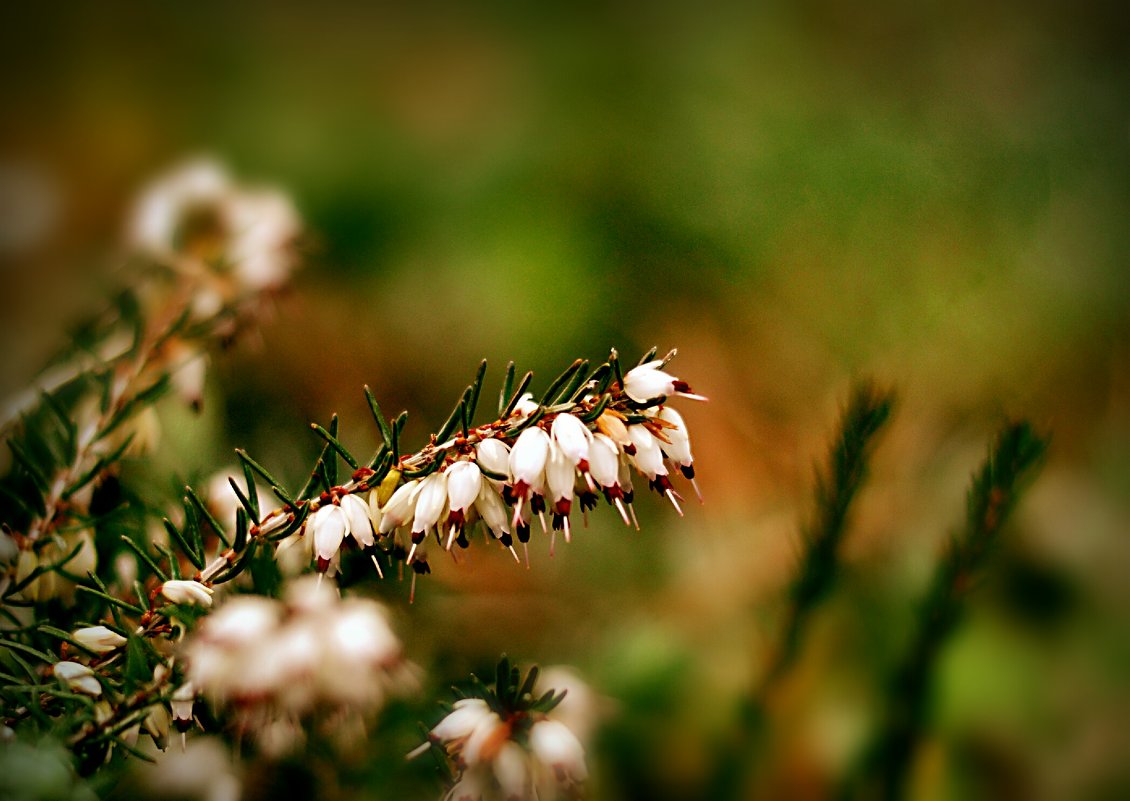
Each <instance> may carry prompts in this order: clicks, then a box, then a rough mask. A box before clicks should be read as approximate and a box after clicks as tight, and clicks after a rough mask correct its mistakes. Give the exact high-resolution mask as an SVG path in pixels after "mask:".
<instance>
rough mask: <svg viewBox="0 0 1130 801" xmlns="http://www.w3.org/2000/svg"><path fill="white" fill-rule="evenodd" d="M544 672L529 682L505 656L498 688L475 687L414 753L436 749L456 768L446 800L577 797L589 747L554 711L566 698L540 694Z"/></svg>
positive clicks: (552, 693) (531, 676) (531, 674)
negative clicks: (586, 751) (535, 691)
mask: <svg viewBox="0 0 1130 801" xmlns="http://www.w3.org/2000/svg"><path fill="white" fill-rule="evenodd" d="M537 677H538V669H537V668H536V667H535V668H531V669H530V672H529V673H528V674H527V675H526V677H525V680H524V681H523V680H522V676H521V674H520V672H519V671H518V669H517V668H511V667H510V665H509V662H508V660H506V659H505V658H503V661H502V664H500V665H499V668H498V680H497V682H496V684H495V687H494V688H486V687H484V686H482V685H481V683H480V684H477V685H476V689H475V694H473V695H470V696H467V697H464V698H460V699H459V700H457V701H456V702H455V703H454V704H453V705H452V708H451V711H450V712H449V713H448V714H447V715H446V716H445V717H444V718H443V719H442V720H441V721H440V722H439V723H438V724H436V726H435V727H434V728H432V730H431V731H430V732H429V733H428V741H427V742H426V743H424V744H423V745H421V746H420V747H419V748H417V749H415V750H414V751H412V752H411V753H410V754H409V755H408V757H409V759H412V758H414V757H416V756H418V755H420V754H422V753H424V752H426V751H427V750H428V749H429V748H433V747H434V748H437V749H438V750H439V751H440V752H441V753H442V755H443V757H444V758H445V759H446V760H448V761H449V763H450V764H451V765H452V766H453V768H454V776H453V783H452V786H451V788H450V789H449V790H448V792H447V794H446V795H445V796H444V799H445V801H495V800H496V799H498V800H499V801H501V800H502V799H505V801H512V800H514V799H517V800H518V801H521V800H522V799H528V798H539V799H544V800H545V801H548V800H549V799H553V798H556V797H558V796H559V795H562V796H564V797H566V798H573V797H576V795H577V793H578V791H579V789H580V785H581V784H582V783H583V782H584V781H585V779H586V778H587V777H588V768H587V767H586V765H585V749H584V746H583V745H582V744H581V741H580V740H579V739H578V737H577V735H576V733H574V732H573V731H572V730H571V729H570V728H569V727H568V726H566V725H565V724H564V723H563V722H562V721H561V720H559V719H557V718H556V717H554V715H553V712H554V710H555V708H556V707H557V706H558V704H560V703H561V701H562V700H563V699H564V697H565V693H564V692H555V691H554V690H553V689H550V690H547V691H545V692H544V693H542V694H541V695H536V694H535V693H534V689H535V687H536V685H537Z"/></svg>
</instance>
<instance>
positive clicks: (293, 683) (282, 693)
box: [174, 507, 411, 749]
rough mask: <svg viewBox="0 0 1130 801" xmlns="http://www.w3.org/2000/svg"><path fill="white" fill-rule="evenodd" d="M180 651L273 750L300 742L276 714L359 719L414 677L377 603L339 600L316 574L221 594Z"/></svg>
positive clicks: (203, 688) (204, 685)
mask: <svg viewBox="0 0 1130 801" xmlns="http://www.w3.org/2000/svg"><path fill="white" fill-rule="evenodd" d="M334 508H336V507H334ZM339 511H340V510H339ZM342 514H344V513H342ZM184 657H185V660H186V662H187V665H188V670H187V677H188V679H189V681H190V683H191V685H192V686H193V687H194V688H195V690H196V691H198V692H200V693H201V694H202V695H203V696H204V697H206V698H208V699H210V700H211V701H212V702H213V703H215V704H217V705H219V706H224V707H227V708H228V709H229V710H230V711H231V712H232V713H233V714H234V715H235V717H236V720H237V721H239V724H240V725H241V726H242V727H244V728H245V729H247V730H249V731H251V733H252V734H253V736H256V737H259V736H260V734H262V736H264V737H268V738H269V740H270V744H271V748H272V749H276V748H278V747H281V746H280V744H281V743H284V742H290V741H292V740H293V742H294V743H298V742H300V738H297V739H296V738H291V737H289V735H288V736H283V734H284V733H285V731H284V728H279V727H278V726H276V725H275V724H276V723H278V722H279V721H283V722H288V721H289V722H290V723H294V722H295V721H301V720H305V719H307V718H311V719H313V718H315V717H317V718H322V719H328V718H333V717H334V716H335V715H338V716H341V715H344V716H347V717H353V716H361V717H362V718H363V717H366V716H368V715H370V714H371V713H373V712H376V711H377V710H378V709H380V707H381V706H382V705H383V703H384V700H385V698H387V697H388V695H389V694H390V693H396V692H401V691H403V690H405V689H407V688H408V687H409V686H410V684H411V677H410V675H409V671H408V669H407V666H406V663H405V661H404V659H403V655H402V647H401V644H400V641H399V639H398V638H397V637H396V635H395V634H394V633H393V631H392V629H391V627H390V626H389V623H388V617H387V615H386V614H385V611H384V609H383V607H382V606H381V605H380V604H378V603H377V602H375V601H371V600H368V599H360V598H346V599H342V598H341V597H340V596H339V593H338V592H337V590H336V588H334V587H333V586H332V585H331V583H330V582H325V581H322V582H319V581H316V580H315V579H314V577H306V578H304V579H300V580H298V581H295V582H292V583H291V584H290V585H289V586H288V588H287V591H286V593H285V598H284V600H281V601H277V600H272V599H269V598H265V597H261V596H237V597H235V598H232V599H231V600H229V601H227V602H226V603H224V604H223V605H221V606H220V607H219V608H218V609H217V610H216V611H215V612H213V613H212V614H210V615H209V616H208V617H206V618H204V619H203V620H202V621H201V623H200V625H199V627H198V628H197V630H196V631H195V632H194V633H193V634H192V635H191V636H190V637H189V638H188V640H187V641H186V643H185V647H184ZM174 711H175V710H174ZM358 731H359V732H361V733H362V734H363V728H359V729H358ZM266 745H267V743H264V746H266Z"/></svg>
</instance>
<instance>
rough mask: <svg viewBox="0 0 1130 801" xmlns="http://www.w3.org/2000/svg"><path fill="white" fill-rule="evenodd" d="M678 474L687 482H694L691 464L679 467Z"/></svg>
mask: <svg viewBox="0 0 1130 801" xmlns="http://www.w3.org/2000/svg"><path fill="white" fill-rule="evenodd" d="M679 472H680V473H682V474H683V476H684V477H685V478H687V479H688V480H694V465H693V464H684V465H679Z"/></svg>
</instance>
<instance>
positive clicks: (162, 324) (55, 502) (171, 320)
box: [27, 289, 191, 542]
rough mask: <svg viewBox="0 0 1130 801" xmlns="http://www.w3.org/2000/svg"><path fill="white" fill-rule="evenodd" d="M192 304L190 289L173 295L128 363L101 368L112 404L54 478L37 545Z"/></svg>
mask: <svg viewBox="0 0 1130 801" xmlns="http://www.w3.org/2000/svg"><path fill="white" fill-rule="evenodd" d="M190 301H191V295H190V294H189V293H188V292H187V290H185V289H181V291H178V292H176V293H174V295H173V297H172V298H171V299H170V301H169V302H168V304H167V305H166V307H165V308H164V309H162V310H161V312H160V313H158V314H157V315H156V316H155V317H154V321H153V322H152V323H150V324H149V325H148V326H147V328H146V331H145V332H144V334H143V335H142V339H141V341H140V342H139V343H138V344H137V347H136V349H135V352H134V354H133V355H132V356H131V357H130V358H129V359H128V360H124V361H122V362H120V363H117V364H115V363H114V362H113V361H110V362H108V363H107V364H105V365H102V367H109V369H110V370H111V371H112V378H111V379H110V397H109V402H108V403H107V404H106V408H105V409H104V410H103V411H102V412H101V413H100V414H99V415H98V416H97V417H96V418H95V419H94V420H92V421H90V422H89V423H88V424H87V425H86V426H85V427H84V428H82V429H80V431H79V435H78V442H77V445H76V448H75V457H74V459H73V460H72V463H71V465H70V466H69V467H66V468H64V469H63V470H62V471H61V472H60V473H58V474H57V475H55V476H54V477H53V479H52V480H51V483H50V486H49V488H48V491H47V494H46V496H45V497H44V507H45V508H46V512H45V513H44V514H43V515H42V516H40V517H39V518H36V519H34V520H32V521H31V524H30V525H29V526H28V531H27V538H28V540H29V541H31V542H34V541H36V540H37V539H41V538H43V537H46V536H49V535H50V534H51V531H52V529H53V527H54V526H55V525H56V523H57V522H58V521H57V517H56V514H57V512H58V511H59V505H60V503H61V502H62V500H63V498H64V496H65V494H66V491H67V489H68V488H69V487H70V485H71V483H72V482H73V481H74V480H75V479H76V478H77V477H78V476H79V475H81V474H82V471H83V468H84V466H85V465H88V464H89V463H90V462H91V461H93V460H92V458H91V454H92V451H93V448H94V446H95V445H97V444H98V443H99V441H100V440H99V433H100V432H102V431H103V430H104V429H105V427H106V426H107V425H108V424H109V423H110V421H111V420H113V419H114V417H115V415H117V414H118V413H119V412H121V411H122V409H123V408H124V407H125V406H126V404H127V403H128V402H129V401H130V400H131V398H133V397H134V395H135V393H137V392H138V386H137V383H138V380H139V379H140V378H141V377H142V376H143V375H145V372H146V370H147V368H148V367H149V366H150V365H151V363H152V361H153V359H154V357H155V356H156V355H157V353H158V351H159V350H160V346H161V345H162V344H164V343H165V342H166V336H167V333H168V329H169V327H170V326H172V325H175V321H177V320H178V319H180V317H181V315H182V313H183V312H184V310H185V309H186V308H187V307H188V304H189V303H190ZM138 411H140V409H138Z"/></svg>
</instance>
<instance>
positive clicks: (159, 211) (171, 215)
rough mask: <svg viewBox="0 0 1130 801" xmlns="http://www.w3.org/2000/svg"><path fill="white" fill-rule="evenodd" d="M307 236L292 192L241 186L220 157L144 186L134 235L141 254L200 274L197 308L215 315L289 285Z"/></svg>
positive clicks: (174, 171) (133, 241) (131, 238)
mask: <svg viewBox="0 0 1130 801" xmlns="http://www.w3.org/2000/svg"><path fill="white" fill-rule="evenodd" d="M300 233H301V222H300V220H299V218H298V214H297V213H296V212H295V210H294V206H293V205H292V204H291V202H290V200H289V199H288V198H287V197H286V196H285V195H284V194H282V193H281V192H279V191H277V190H275V189H269V188H257V187H250V188H249V187H244V186H240V185H237V184H235V183H234V182H233V181H232V179H231V177H230V176H229V175H228V173H227V171H226V170H225V169H224V168H223V167H222V166H220V164H219V163H218V162H216V161H215V160H213V159H209V158H199V159H195V160H192V161H189V162H186V163H184V164H181V165H179V166H177V167H174V168H173V169H171V170H170V171H169V172H167V173H165V174H163V175H160V176H158V177H157V178H156V179H155V180H154V181H153V182H152V183H150V184H149V185H148V186H147V187H146V188H144V189H143V190H142V191H141V193H140V194H139V196H138V200H137V202H136V205H135V207H134V211H133V214H132V216H131V218H130V222H129V226H128V230H127V233H126V239H127V244H128V245H129V246H130V247H131V248H133V249H135V250H136V251H137V252H139V253H141V254H143V255H145V256H148V257H149V258H152V259H154V260H156V261H158V262H160V263H163V264H166V265H168V266H170V267H172V268H174V269H176V270H178V271H180V272H182V273H184V274H187V275H190V276H193V277H195V278H198V279H200V280H201V283H202V286H201V287H200V295H199V298H198V303H197V307H196V310H197V313H198V314H199V315H200V316H208V315H210V314H212V313H215V312H216V311H219V308H220V307H222V306H223V305H224V304H225V303H227V302H229V301H231V300H233V299H236V298H237V297H238V296H239V295H241V294H244V293H248V292H259V291H262V290H268V289H274V288H277V287H279V286H281V285H282V284H284V283H285V282H286V280H287V279H288V277H289V276H290V273H291V271H292V269H293V268H294V264H295V258H294V253H293V244H294V242H295V240H296V239H297V238H298V236H299V234H300Z"/></svg>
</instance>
